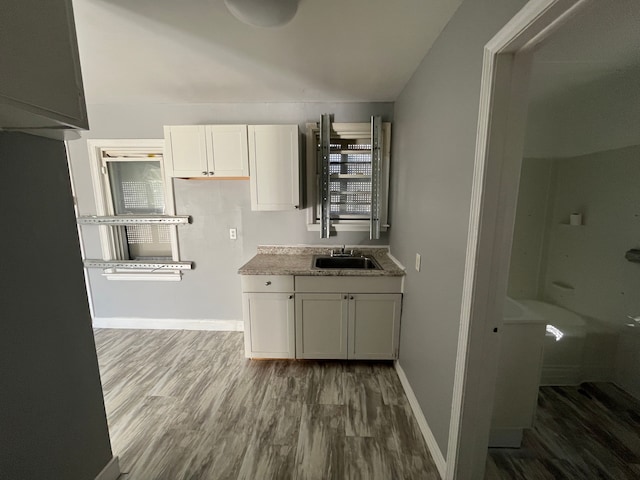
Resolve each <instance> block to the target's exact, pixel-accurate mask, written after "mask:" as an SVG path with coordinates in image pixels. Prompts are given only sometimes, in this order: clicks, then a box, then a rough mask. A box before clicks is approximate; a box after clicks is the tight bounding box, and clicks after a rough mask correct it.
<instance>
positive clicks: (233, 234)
mask: <svg viewBox="0 0 640 480" xmlns="http://www.w3.org/2000/svg"><path fill="white" fill-rule="evenodd" d="M229 238H230V239H231V240H236V239H237V238H238V231H237V230H236V229H235V228H230V229H229Z"/></svg>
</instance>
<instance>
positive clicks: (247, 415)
mask: <svg viewBox="0 0 640 480" xmlns="http://www.w3.org/2000/svg"><path fill="white" fill-rule="evenodd" d="M95 338H96V346H97V351H98V361H99V364H100V372H101V377H102V384H103V389H104V395H105V406H106V410H107V419H108V423H109V430H110V433H111V443H112V447H113V453H114V455H118V456H119V457H120V465H121V470H122V471H123V472H125V473H127V475H125V476H123V478H126V479H128V480H147V479H148V480H161V479H167V480H168V479H170V480H180V479H193V480H214V479H260V480H267V479H278V480H280V479H301V480H302V479H305V480H306V479H309V480H312V479H322V480H327V479H362V480H375V479H381V480H389V479H438V478H439V475H438V473H437V469H436V467H435V465H434V463H433V460H432V458H431V456H430V454H429V452H428V450H427V448H426V445H425V443H424V439H423V438H422V436H421V434H420V432H419V429H418V426H417V423H416V421H415V418H414V417H413V414H412V412H411V408H410V406H409V404H408V401H407V399H406V397H405V395H404V392H403V390H402V386H401V385H400V381H399V379H398V377H397V375H396V373H395V371H394V369H393V366H392V364H391V363H386V362H331V361H327V362H320V361H317V362H316V361H284V360H282V361H281V360H275V361H266V360H265V361H255V360H254V361H249V360H247V359H245V358H244V355H243V336H242V333H238V332H202V331H200V332H195V331H163V330H112V329H98V330H96V331H95Z"/></svg>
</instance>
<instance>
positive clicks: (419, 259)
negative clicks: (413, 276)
mask: <svg viewBox="0 0 640 480" xmlns="http://www.w3.org/2000/svg"><path fill="white" fill-rule="evenodd" d="M421 262H422V257H421V256H420V254H419V253H416V271H417V272H419V271H420V263H421Z"/></svg>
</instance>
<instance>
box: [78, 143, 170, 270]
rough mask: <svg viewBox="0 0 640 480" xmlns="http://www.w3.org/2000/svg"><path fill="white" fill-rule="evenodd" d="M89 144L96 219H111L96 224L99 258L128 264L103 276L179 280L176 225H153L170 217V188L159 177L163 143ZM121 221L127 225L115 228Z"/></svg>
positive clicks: (162, 168)
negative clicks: (100, 249) (165, 217)
mask: <svg viewBox="0 0 640 480" xmlns="http://www.w3.org/2000/svg"><path fill="white" fill-rule="evenodd" d="M88 145H89V153H90V156H91V170H92V178H93V187H94V194H95V200H96V215H97V218H100V217H115V220H114V222H115V223H116V224H101V225H100V226H99V228H100V241H101V244H102V257H103V260H104V261H105V263H108V262H112V263H117V262H118V261H121V263H122V265H124V262H127V261H133V262H130V264H127V265H126V268H124V267H123V266H122V265H120V266H119V267H118V266H115V267H109V268H105V274H106V275H107V277H108V278H109V279H114V280H121V279H128V280H132V279H135V280H141V279H153V280H155V279H167V280H168V279H171V280H179V279H180V272H179V269H178V268H177V265H176V264H177V262H178V251H177V232H176V226H175V225H174V224H165V223H154V222H159V221H163V220H162V219H161V218H160V217H161V216H162V217H164V216H167V215H173V214H174V207H173V196H172V189H171V188H170V187H171V185H170V184H167V182H166V181H165V178H164V165H163V147H164V141H163V140H89V141H88ZM167 187H169V188H167ZM117 217H122V220H120V219H118V218H117ZM123 221H124V222H129V223H126V224H125V225H122V224H117V223H118V222H120V223H122V222H123ZM122 261H124V262H122ZM97 263H98V264H99V263H100V262H97ZM85 264H87V261H86V260H85ZM92 266H93V265H92ZM99 266H102V265H99Z"/></svg>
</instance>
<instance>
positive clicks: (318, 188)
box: [307, 123, 391, 231]
mask: <svg viewBox="0 0 640 480" xmlns="http://www.w3.org/2000/svg"><path fill="white" fill-rule="evenodd" d="M371 132H372V125H371V124H370V123H331V125H330V151H329V159H328V162H327V167H328V170H327V172H326V178H327V181H326V185H323V183H324V182H323V161H322V146H321V144H320V125H319V124H317V123H310V124H307V172H308V180H307V195H308V206H309V207H310V208H309V209H308V211H309V214H308V218H307V229H308V230H314V231H322V228H321V227H322V225H321V223H322V209H323V191H326V193H327V197H326V198H327V202H326V203H325V205H326V209H327V211H326V216H327V217H329V219H330V220H329V222H330V230H331V231H369V230H370V229H371V219H372V206H373V207H374V216H375V215H376V212H375V210H379V213H378V215H379V216H378V217H377V218H378V219H379V224H380V229H381V230H383V231H384V230H386V229H387V228H388V224H387V205H388V189H389V150H390V137H391V124H389V123H382V128H381V132H382V134H381V139H380V140H381V145H380V146H381V149H380V150H381V151H380V154H381V155H380V157H381V158H380V160H381V162H380V172H379V176H378V177H376V176H375V175H373V174H374V173H375V172H373V171H372V165H373V162H372V152H373V149H372V139H371ZM374 178H379V182H376V181H374ZM372 194H375V195H372ZM376 200H377V206H376Z"/></svg>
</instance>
